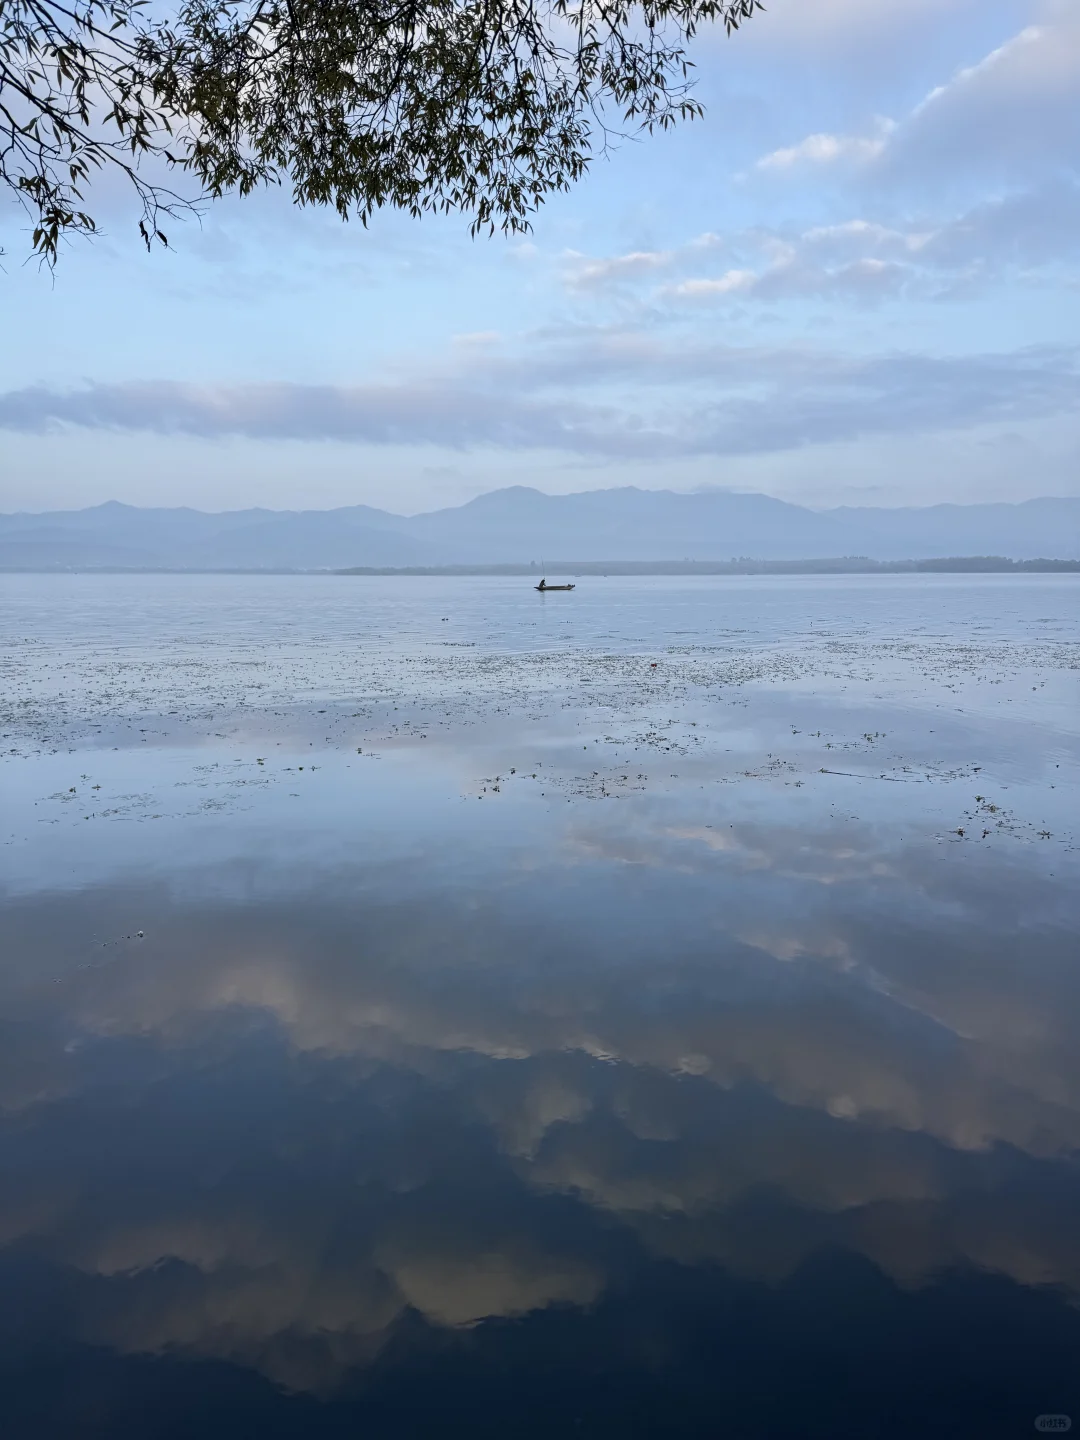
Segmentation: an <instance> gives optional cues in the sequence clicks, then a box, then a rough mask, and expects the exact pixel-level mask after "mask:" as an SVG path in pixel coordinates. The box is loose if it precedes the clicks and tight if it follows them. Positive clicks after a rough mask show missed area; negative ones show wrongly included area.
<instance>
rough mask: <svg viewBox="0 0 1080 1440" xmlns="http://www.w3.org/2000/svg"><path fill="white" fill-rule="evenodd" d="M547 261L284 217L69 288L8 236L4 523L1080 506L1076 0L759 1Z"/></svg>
mask: <svg viewBox="0 0 1080 1440" xmlns="http://www.w3.org/2000/svg"><path fill="white" fill-rule="evenodd" d="M692 53H693V59H694V60H695V62H696V65H697V94H698V97H699V98H700V99H701V100H702V102H703V103H704V105H705V116H704V118H703V119H701V120H697V121H694V122H692V123H690V124H687V125H684V126H681V127H679V128H678V129H677V130H676V131H673V132H667V133H664V134H660V135H655V136H652V137H646V138H644V139H640V140H630V141H624V142H623V143H621V144H620V145H619V147H618V148H617V149H616V150H615V152H614V153H612V154H610V155H608V156H605V157H602V158H600V159H597V160H596V161H595V163H594V165H593V167H592V169H591V171H590V172H589V174H588V175H587V176H586V178H585V179H584V180H583V181H581V182H580V183H579V184H578V185H576V186H575V187H574V189H573V190H572V191H571V192H570V193H569V194H566V195H560V196H557V197H555V198H554V199H552V200H551V201H549V202H548V204H547V205H546V206H545V207H544V209H543V210H542V211H541V212H540V214H539V216H538V217H537V219H536V222H535V226H534V230H533V233H532V234H530V235H528V236H525V237H522V236H518V237H516V238H506V237H503V236H496V237H495V238H493V239H489V238H478V239H471V238H470V237H469V234H468V225H467V221H465V220H464V219H462V218H461V217H438V218H434V219H432V218H428V219H424V220H420V221H416V220H412V219H409V218H408V217H404V216H401V215H398V214H393V213H383V214H380V215H378V216H377V217H376V218H375V220H374V222H373V223H372V225H371V226H370V228H369V229H367V230H365V229H363V228H362V227H361V226H360V225H358V224H349V225H345V224H342V223H341V222H340V221H339V220H338V219H337V218H336V216H333V215H331V214H327V213H325V212H321V211H317V210H296V209H295V208H294V207H292V206H291V205H290V203H289V200H288V196H287V194H286V193H283V192H280V191H267V192H263V193H261V194H259V195H257V196H255V197H251V198H248V199H246V200H243V201H240V200H227V201H223V202H218V203H217V204H216V205H213V206H211V207H210V208H208V209H207V211H206V213H205V215H204V217H203V220H202V223H201V224H195V223H187V224H180V225H174V226H172V227H171V233H170V236H169V238H170V242H171V245H172V248H171V249H170V250H169V251H162V250H156V251H155V252H154V253H153V254H151V255H147V254H146V253H145V252H144V251H143V250H142V249H141V248H140V244H139V241H138V237H137V235H136V234H135V233H134V219H133V216H132V214H131V212H130V210H129V209H128V208H127V202H126V199H125V196H124V194H123V192H122V190H121V189H120V187H119V186H117V185H115V184H113V183H111V182H108V181H106V182H104V183H103V184H102V185H101V186H100V188H99V189H98V190H97V191H96V192H95V194H94V196H93V206H92V207H91V208H94V207H96V209H95V214H96V215H97V216H98V218H99V220H100V221H101V222H102V223H103V225H104V229H105V233H104V235H103V236H102V237H101V238H99V239H97V240H96V241H94V242H92V243H87V242H84V241H76V242H74V243H73V244H72V245H71V247H70V248H69V249H68V250H67V252H66V253H65V254H64V255H63V257H62V260H61V263H60V266H59V268H58V270H57V272H56V274H55V275H53V276H50V274H49V273H48V272H47V271H42V270H40V269H39V268H37V267H36V266H35V265H34V264H33V263H29V264H27V263H24V256H25V254H26V251H27V248H28V237H27V235H26V234H25V233H24V232H25V229H26V226H25V220H24V217H23V216H22V214H21V212H19V211H18V210H16V209H15V208H14V207H10V208H0V245H2V246H3V249H4V252H5V253H4V257H3V261H2V264H3V270H2V272H0V297H2V299H0V329H2V333H3V334H4V337H5V343H4V344H3V345H0V510H6V511H12V510H30V511H38V510H52V509H68V508H78V507H81V506H84V505H94V504H99V503H101V502H103V501H106V500H112V499H115V500H122V501H125V502H127V503H130V504H137V505H193V506H197V507H199V508H201V509H207V510H226V509H234V508H240V507H245V506H249V505H264V506H268V507H271V508H275V509H299V508H311V509H316V508H327V507H331V506H336V505H349V504H359V503H364V504H369V505H377V506H381V507H383V508H385V509H389V510H393V511H397V512H400V513H414V512H416V511H421V510H430V509H435V508H437V507H439V506H444V505H457V504H460V503H463V502H464V501H467V500H469V499H471V498H473V497H474V496H475V495H478V494H481V493H483V492H486V491H489V490H493V489H496V488H499V487H500V486H503V485H510V484H523V485H533V486H536V487H537V488H538V489H541V490H544V491H548V492H550V493H562V492H568V491H577V490H589V489H598V488H601V487H608V486H616V485H637V486H642V487H651V488H666V489H675V490H694V489H699V488H702V487H709V486H714V487H722V488H729V489H736V490H755V491H761V492H764V493H767V494H771V495H775V496H778V497H780V498H782V499H785V500H791V501H795V502H798V503H800V504H806V505H811V506H815V507H826V506H833V505H845V504H868V505H922V504H933V503H937V502H939V501H956V502H962V503H968V502H975V501H984V500H995V501H996V500H1008V501H1019V500H1024V499H1029V498H1032V497H1034V496H1037V495H1080V4H1078V3H1077V0H769V9H768V11H767V13H765V14H759V15H758V16H757V17H755V19H754V20H753V21H752V22H750V23H748V24H747V25H746V26H745V28H744V29H742V30H740V31H739V32H738V33H737V34H736V35H735V36H733V37H731V38H726V37H725V36H724V34H723V32H722V30H717V31H713V32H706V33H704V34H703V35H702V36H700V37H699V39H698V40H697V41H696V42H695V45H694V49H693V52H692Z"/></svg>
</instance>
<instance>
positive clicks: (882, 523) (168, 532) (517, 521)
mask: <svg viewBox="0 0 1080 1440" xmlns="http://www.w3.org/2000/svg"><path fill="white" fill-rule="evenodd" d="M854 555H858V556H865V557H867V558H869V559H874V560H902V559H913V560H922V559H934V558H939V557H943V556H954V555H1002V556H1007V557H1009V558H1011V559H1015V560H1024V559H1033V558H1037V557H1045V558H1049V559H1058V560H1076V559H1080V499H1043V500H1027V501H1024V502H1023V503H1022V504H1019V505H1001V504H994V505H932V506H926V507H921V508H911V509H892V510H890V509H873V508H870V507H842V508H839V509H835V510H823V511H821V510H808V509H806V508H804V507H803V506H801V505H791V504H788V503H787V502H786V501H783V500H775V499H772V498H771V497H769V496H767V495H747V494H732V493H729V492H726V491H719V490H713V491H703V492H699V493H696V494H691V495H684V494H678V493H676V492H674V491H670V490H638V489H634V488H632V487H627V488H624V489H618V490H592V491H586V492H584V493H582V494H577V495H544V494H542V493H541V492H540V491H539V490H531V489H527V488H525V487H523V486H512V487H510V488H509V489H505V490H495V491H493V492H492V493H491V494H488V495H481V496H480V497H479V498H478V499H476V500H471V501H469V503H468V504H466V505H459V506H455V507H453V508H451V509H446V510H434V511H431V512H429V513H427V514H423V515H411V516H404V515H392V514H390V513H389V512H388V511H385V510H376V509H373V508H372V507H371V506H368V505H350V506H346V507H343V508H341V509H338V510H299V511H292V510H261V509H258V510H231V511H226V512H224V513H221V514H208V513H206V512H205V511H201V510H189V509H173V510H165V509H142V508H140V507H137V506H132V505H121V504H119V503H118V502H116V501H110V502H109V503H108V504H105V505H97V506H94V507H93V508H92V509H88V510H68V511H53V512H51V513H45V514H40V515H29V514H15V515H0V569H4V570H45V571H58V570H93V569H142V570H145V569H161V570H336V569H346V568H349V567H386V568H389V567H394V568H407V567H427V566H442V565H492V564H529V563H530V562H533V561H536V562H537V563H540V562H546V563H547V564H548V565H549V566H552V567H554V565H555V564H557V563H559V562H563V563H565V562H571V561H586V560H594V561H613V562H614V561H635V560H638V561H683V560H699V561H720V560H730V559H733V558H738V557H747V558H752V559H755V560H800V559H806V560H809V559H821V558H824V557H840V556H854Z"/></svg>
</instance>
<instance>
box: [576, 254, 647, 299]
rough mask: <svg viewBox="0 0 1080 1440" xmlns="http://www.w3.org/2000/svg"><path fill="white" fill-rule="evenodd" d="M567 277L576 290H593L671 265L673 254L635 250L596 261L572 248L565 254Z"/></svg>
mask: <svg viewBox="0 0 1080 1440" xmlns="http://www.w3.org/2000/svg"><path fill="white" fill-rule="evenodd" d="M565 259H566V262H567V263H566V268H565V279H566V282H567V284H568V285H570V286H571V287H573V288H576V289H582V290H585V289H589V288H590V287H594V286H596V287H599V286H603V285H609V284H612V283H616V282H618V281H620V280H632V279H635V278H636V277H638V276H639V275H647V274H650V273H652V272H653V271H656V270H661V269H663V267H664V266H665V265H668V264H670V262H671V254H670V252H669V251H667V250H632V251H630V253H629V254H627V255H612V256H610V257H608V258H607V259H600V260H593V259H590V258H589V256H587V255H579V254H578V253H577V251H574V250H571V251H569V252H568V254H567V255H566V257H565Z"/></svg>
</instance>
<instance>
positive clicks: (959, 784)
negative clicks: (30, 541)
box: [0, 575, 1080, 1440]
mask: <svg viewBox="0 0 1080 1440" xmlns="http://www.w3.org/2000/svg"><path fill="white" fill-rule="evenodd" d="M0 602H2V616H3V621H2V623H3V627H4V633H3V655H2V665H3V684H2V694H3V697H4V699H3V723H2V725H0V736H2V737H3V740H2V748H3V752H4V754H3V762H2V767H0V786H2V789H3V796H4V804H3V818H2V820H0V846H2V849H0V854H2V856H3V862H2V891H0V927H2V930H0V933H2V944H0V949H2V954H3V956H4V959H3V964H2V967H0V1023H2V1026H3V1034H4V1047H3V1068H2V1072H0V1162H2V1166H3V1184H2V1186H0V1244H2V1248H0V1324H2V1325H3V1327H4V1344H3V1346H2V1347H0V1348H2V1352H3V1356H4V1359H3V1368H4V1375H3V1381H4V1383H3V1386H2V1387H0V1417H2V1419H3V1425H4V1434H5V1435H10V1436H19V1437H22V1436H26V1437H31V1436H33V1437H35V1440H37V1437H42V1436H58V1437H59V1436H67V1435H79V1436H103V1437H104V1436H110V1437H111V1436H114V1435H132V1436H143V1435H146V1436H155V1437H156V1436H178V1437H179V1436H188V1435H193V1434H196V1433H197V1434H199V1435H201V1436H209V1437H215V1436H218V1435H220V1436H229V1437H235V1436H246V1435H252V1436H255V1435H257V1436H259V1437H263V1436H294V1435H295V1436H304V1437H309V1436H322V1435H334V1436H337V1435H349V1436H354V1435H359V1434H362V1435H364V1436H387V1437H391V1436H393V1437H401V1436H417V1437H420V1436H429V1435H435V1434H438V1435H446V1434H450V1435H459V1434H460V1435H462V1436H465V1435H468V1436H470V1437H472V1436H476V1437H483V1436H496V1435H498V1436H500V1437H501V1436H505V1435H506V1434H508V1433H513V1434H521V1435H536V1436H549V1435H556V1434H560V1435H561V1434H569V1435H582V1436H598V1437H608V1436H620V1437H623V1436H638V1435H640V1436H659V1435H672V1436H686V1437H691V1436H692V1437H699V1436H700V1437H706V1436H709V1437H712V1436H720V1435H723V1436H729V1435H730V1436H740V1437H775V1436H784V1437H787V1436H795V1437H801V1436H807V1437H810V1436H813V1437H818V1436H822V1437H824V1436H836V1435H860V1436H863V1435H865V1436H882V1437H893V1436H895V1437H901V1436H903V1437H910V1436H913V1435H942V1436H944V1435H949V1436H968V1435H972V1436H974V1435H979V1436H998V1435H1001V1436H1009V1435H1022V1434H1031V1433H1034V1432H1033V1425H1034V1423H1035V1420H1036V1418H1037V1417H1038V1416H1040V1415H1046V1414H1070V1415H1071V1416H1072V1417H1073V1423H1074V1424H1080V1382H1078V1380H1077V1376H1078V1374H1080V1369H1078V1366H1077V1358H1078V1354H1080V1312H1078V1310H1077V1308H1076V1302H1077V1300H1078V1298H1080V1244H1078V1240H1077V1237H1078V1235H1080V1227H1078V1223H1077V1222H1078V1219H1080V1170H1078V1167H1077V1155H1078V1151H1080V1064H1078V1060H1077V1055H1078V1053H1080V1052H1078V1047H1077V1044H1076V1036H1077V1033H1078V1028H1080V1026H1078V1022H1080V972H1078V958H1080V946H1078V945H1077V933H1078V922H1080V884H1078V883H1077V882H1078V880H1080V864H1078V858H1077V856H1078V852H1077V848H1076V838H1077V822H1076V815H1077V813H1078V807H1077V781H1078V779H1080V726H1078V718H1080V705H1078V699H1080V696H1078V693H1077V690H1078V687H1077V678H1078V674H1080V636H1078V632H1077V618H1078V590H1077V581H1076V578H1075V577H1074V576H1070V575H1064V576H1007V577H989V576H971V577H968V576H943V577H925V576H897V577H889V578H885V577H871V578H868V577H839V578H838V577H828V578H804V577H798V578H796V577H789V578H784V579H774V578H767V577H752V578H719V579H668V578H663V579H661V578H650V579H647V580H644V581H632V580H626V579H609V580H604V579H600V578H596V579H592V578H590V579H588V580H582V581H581V582H580V583H579V585H578V588H577V589H576V590H575V591H574V592H573V593H572V594H565V595H552V596H539V595H537V594H536V593H535V592H533V591H532V590H531V588H529V586H528V584H527V582H525V581H521V580H512V579H490V580H489V579H471V580H444V579H414V580H407V579H377V578H347V577H261V578H260V577H244V576H192V575H188V576H164V575H156V576H155V575H148V576H59V577H55V576H49V577H44V576H32V575H25V576H11V575H9V576H3V577H0Z"/></svg>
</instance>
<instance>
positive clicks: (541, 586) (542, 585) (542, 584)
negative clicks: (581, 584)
mask: <svg viewBox="0 0 1080 1440" xmlns="http://www.w3.org/2000/svg"><path fill="white" fill-rule="evenodd" d="M536 588H537V590H541V591H544V592H546V591H548V590H573V588H574V587H573V585H549V584H548V583H547V581H546V580H541V581H540V584H539V585H537V587H536Z"/></svg>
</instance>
